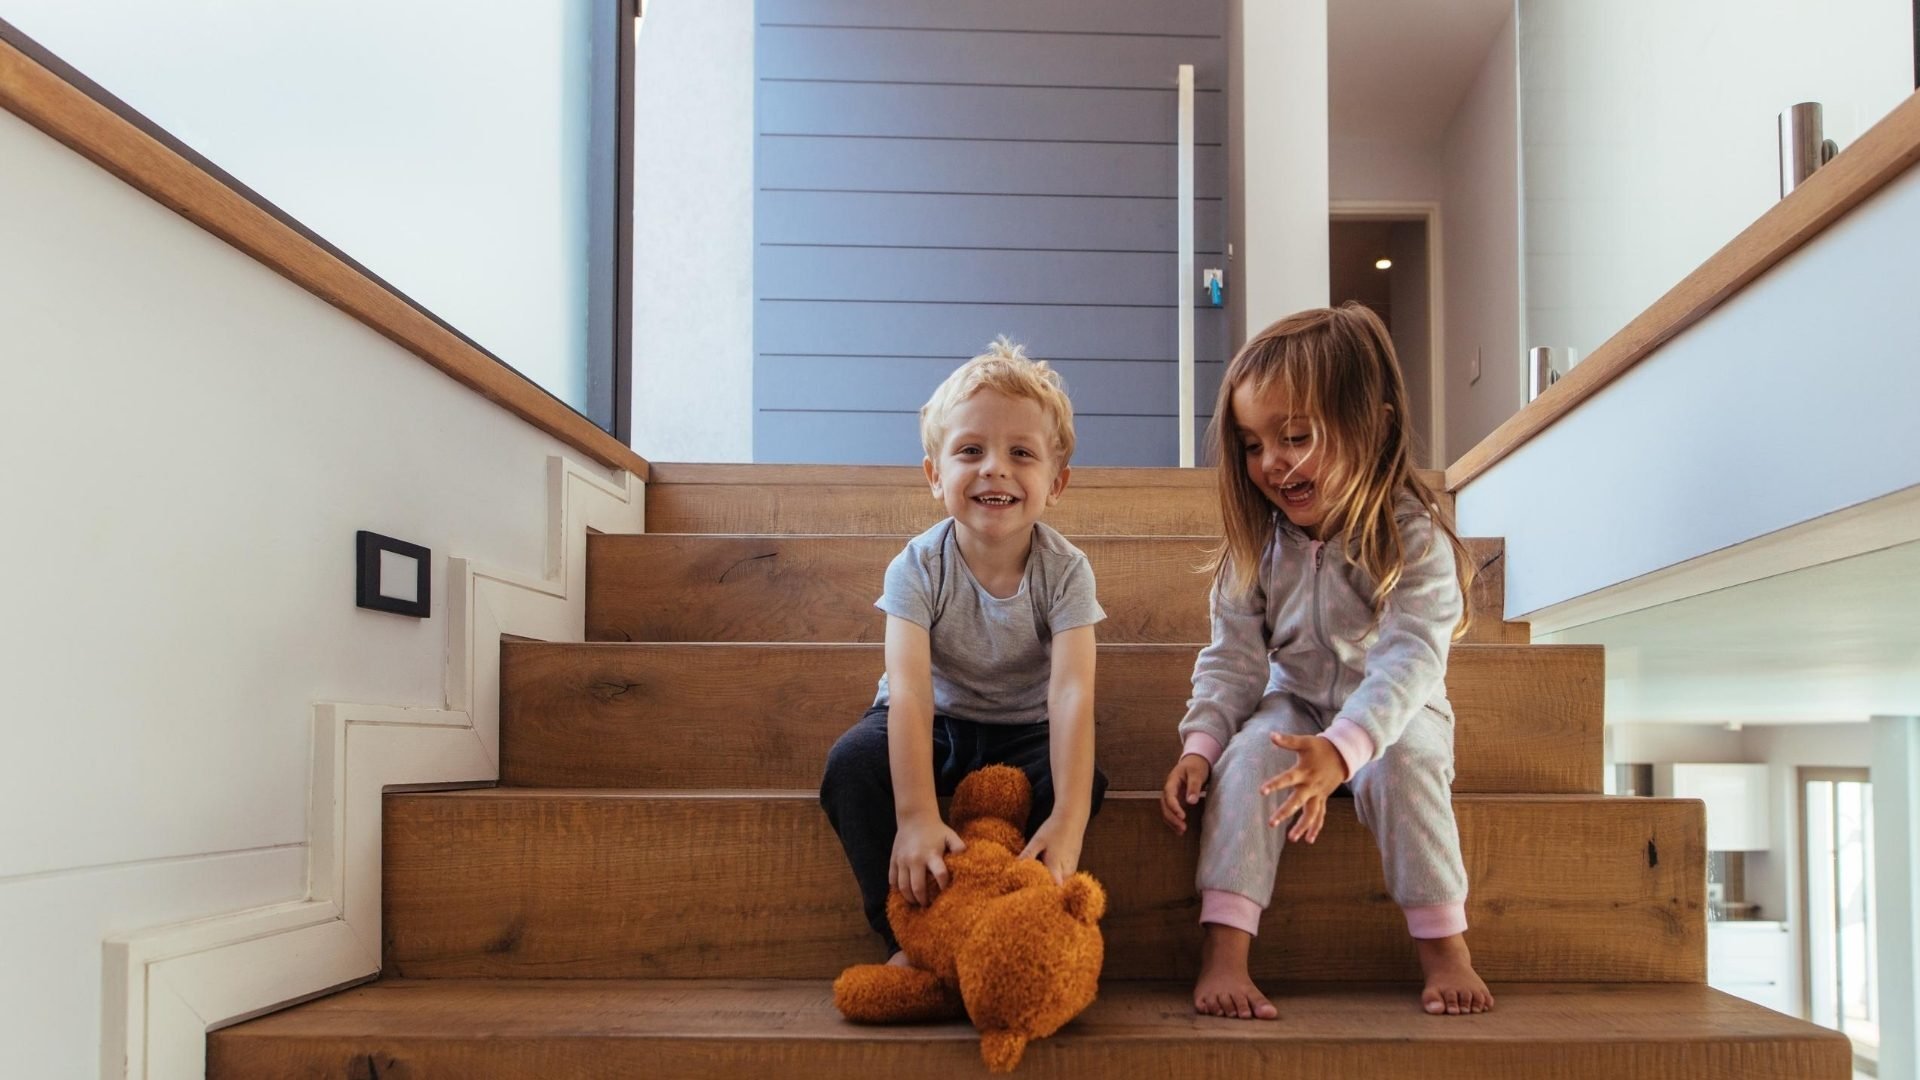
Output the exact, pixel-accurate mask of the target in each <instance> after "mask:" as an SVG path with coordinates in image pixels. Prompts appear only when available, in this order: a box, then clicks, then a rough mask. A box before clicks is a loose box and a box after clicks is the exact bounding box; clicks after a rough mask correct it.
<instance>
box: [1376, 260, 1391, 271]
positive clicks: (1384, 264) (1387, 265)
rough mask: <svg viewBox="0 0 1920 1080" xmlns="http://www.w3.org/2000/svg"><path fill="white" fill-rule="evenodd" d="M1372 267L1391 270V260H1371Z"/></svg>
mask: <svg viewBox="0 0 1920 1080" xmlns="http://www.w3.org/2000/svg"><path fill="white" fill-rule="evenodd" d="M1373 268H1374V269H1375V270H1391V269H1393V260H1392V259H1375V260H1373Z"/></svg>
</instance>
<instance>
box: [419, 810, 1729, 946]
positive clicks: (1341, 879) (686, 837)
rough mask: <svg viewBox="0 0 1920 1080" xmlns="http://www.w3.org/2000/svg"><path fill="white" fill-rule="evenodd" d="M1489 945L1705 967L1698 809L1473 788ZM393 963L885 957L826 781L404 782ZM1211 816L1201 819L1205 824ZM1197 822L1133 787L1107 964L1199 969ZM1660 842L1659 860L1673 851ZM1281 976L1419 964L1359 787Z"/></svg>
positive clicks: (1280, 923) (1301, 866) (1477, 906)
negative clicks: (645, 791) (736, 792)
mask: <svg viewBox="0 0 1920 1080" xmlns="http://www.w3.org/2000/svg"><path fill="white" fill-rule="evenodd" d="M1456 806H1457V815H1458V820H1459V826H1460V833H1461V838H1462V847H1463V850H1464V852H1465V854H1466V859H1467V867H1468V874H1469V878H1470V880H1471V881H1472V883H1473V885H1472V896H1471V898H1470V901H1469V909H1468V917H1469V920H1470V922H1471V923H1472V926H1473V929H1472V930H1471V931H1470V933H1469V936H1468V940H1469V942H1470V943H1471V945H1472V947H1473V950H1474V957H1475V960H1476V963H1477V966H1478V968H1479V970H1480V972H1481V974H1482V975H1483V976H1485V977H1486V978H1488V979H1498V980H1546V981H1596V980H1597V981H1623V982H1632V981H1651V982H1662V981H1681V982H1686V981H1700V980H1703V979H1704V978H1705V940H1706V923H1705V898H1704V893H1705V888H1706V871H1705V858H1706V853H1705V850H1704V847H1703V844H1704V829H1705V825H1704V813H1703V809H1702V807H1701V805H1700V804H1699V803H1697V802H1687V801H1673V800H1650V799H1622V800H1603V799H1561V800H1553V799H1526V798H1514V797H1504V798H1503V797H1472V796H1469V797H1463V798H1461V799H1459V800H1456ZM386 815H387V816H386V828H385V898H386V912H387V914H386V920H387V921H386V935H387V954H386V966H387V971H388V973H389V974H397V975H405V976H421V977H458V976H476V977H494V976H499V977H506V976H521V977H538V978H830V977H832V976H833V975H835V974H837V973H838V972H839V971H840V970H841V969H842V968H843V967H845V966H846V965H848V964H850V963H855V962H860V961H863V960H869V959H873V958H874V953H875V952H876V951H877V941H876V939H875V938H874V937H873V936H872V935H871V932H870V931H869V930H868V929H867V927H866V925H865V923H864V921H863V920H862V919H861V917H860V915H859V904H858V899H857V893H856V891H855V889H854V886H853V880H852V876H851V874H850V873H849V871H848V870H847V867H846V864H845V861H844V858H843V856H842V854H841V850H840V847H839V843H838V840H837V838H835V837H834V835H833V833H832V831H831V830H830V829H829V828H828V826H827V823H826V818H825V815H824V814H823V813H822V812H821V810H820V808H819V806H818V805H817V803H816V801H815V800H814V799H812V798H811V797H804V796H769V797H751V796H741V797H727V796H704V797H702V796H638V795H627V796H607V795H595V794H592V793H582V794H579V795H574V794H546V795H534V794H521V793H516V792H513V791H511V790H510V789H502V790H499V791H490V792H475V793H441V794H431V795H392V796H389V797H388V799H387V801H386ZM1197 824H1198V822H1197V820H1196V822H1195V825H1196V826H1197ZM1196 841H1197V828H1196V829H1195V830H1194V831H1191V832H1190V833H1189V835H1188V836H1187V837H1185V838H1179V837H1175V836H1174V835H1172V833H1171V832H1169V831H1168V829H1167V828H1166V826H1165V825H1164V824H1163V823H1162V822H1161V821H1160V818H1159V809H1158V803H1157V800H1156V799H1152V798H1146V797H1138V796H1134V797H1117V798H1110V799H1109V800H1108V802H1107V805H1106V808H1105V809H1104V810H1103V811H1102V813H1101V814H1100V816H1099V817H1098V818H1096V819H1095V821H1094V823H1093V825H1092V827H1091V828H1090V829H1089V831H1088V837H1087V847H1086V852H1085V856H1084V859H1083V866H1084V868H1085V869H1087V870H1089V871H1091V872H1092V873H1093V874H1095V875H1096V876H1097V877H1099V878H1100V879H1101V880H1102V882H1103V883H1104V884H1105V885H1106V887H1107V890H1108V893H1109V895H1110V897H1111V907H1110V909H1109V914H1108V916H1107V918H1106V919H1105V921H1104V922H1103V927H1104V930H1105V932H1106V935H1107V962H1106V969H1105V974H1106V976H1107V977H1108V978H1116V979H1140V978H1158V979H1166V978H1186V977H1190V976H1191V974H1192V973H1193V972H1194V971H1195V970H1196V964H1197V960H1198V952H1197V949H1198V944H1199V931H1198V928H1197V926H1196V925H1195V918H1196V915H1197V900H1196V898H1195V896H1194V891H1193V889H1194V886H1193V873H1194V860H1195V853H1196V848H1197V842H1196ZM1650 856H1651V857H1650ZM1279 878H1280V880H1279V886H1278V889H1277V895H1276V898H1275V903H1274V906H1273V908H1272V909H1271V910H1270V912H1269V916H1268V919H1267V921H1266V924H1265V927H1264V930H1263V933H1262V936H1261V940H1260V943H1259V947H1258V948H1257V949H1256V950H1255V971H1256V973H1257V974H1259V975H1261V976H1262V977H1275V976H1282V975H1284V976H1286V977H1291V978H1300V977H1303V976H1304V977H1312V978H1317V979H1349V980H1380V979H1391V980H1401V979H1411V978H1414V977H1416V976H1417V975H1418V968H1417V966H1416V964H1415V962H1414V956H1413V950H1412V947H1411V945H1410V944H1409V941H1408V938H1407V934H1406V928H1405V923H1404V921H1403V919H1402V917H1401V915H1400V912H1399V909H1398V908H1397V907H1396V906H1395V905H1394V904H1393V903H1392V902H1391V900H1390V899H1388V897H1387V896H1386V895H1385V892H1384V887H1383V885H1382V882H1381V872H1380V857H1379V854H1378V852H1377V849H1376V848H1375V846H1374V844H1373V841H1372V838H1371V837H1370V836H1369V835H1368V834H1367V832H1366V830H1365V829H1364V828H1362V827H1361V826H1360V825H1359V824H1358V822H1357V821H1356V819H1355V818H1354V814H1353V810H1352V806H1351V804H1350V803H1348V802H1346V801H1345V800H1342V801H1341V802H1339V803H1337V804H1336V805H1335V806H1334V807H1333V812H1332V813H1331V814H1330V815H1329V819H1328V825H1327V828H1326V830H1325V832H1324V833H1323V834H1322V835H1321V837H1320V840H1319V842H1318V843H1317V844H1315V845H1312V846H1307V845H1294V846H1292V847H1290V848H1289V850H1288V851H1287V853H1286V855H1285V856H1284V857H1283V858H1282V862H1281V868H1280V875H1279Z"/></svg>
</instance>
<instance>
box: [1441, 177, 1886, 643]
mask: <svg viewBox="0 0 1920 1080" xmlns="http://www.w3.org/2000/svg"><path fill="white" fill-rule="evenodd" d="M1915 235H1920V169H1909V170H1908V171H1907V172H1906V173H1905V174H1904V175H1902V176H1901V177H1900V178H1899V179H1897V180H1895V181H1894V182H1893V183H1891V184H1890V185H1888V186H1887V187H1885V188H1883V189H1882V190H1881V191H1880V192H1878V193H1877V194H1875V195H1873V196H1872V197H1870V198H1869V199H1868V200H1867V201H1865V202H1864V203H1862V204H1861V205H1860V206H1858V207H1856V208H1855V209H1854V210H1853V211H1851V212H1850V213H1848V214H1847V215H1846V216H1845V217H1843V218H1841V219H1840V220H1839V221H1838V222H1836V223H1835V224H1834V225H1832V226H1831V227H1829V228H1828V229H1827V231H1825V232H1824V233H1822V234H1820V235H1819V236H1817V237H1815V238H1814V239H1813V240H1812V241H1810V242H1809V243H1808V244H1806V245H1805V246H1803V247H1802V248H1800V249H1799V250H1798V251H1796V252H1794V253H1793V254H1792V255H1790V256H1788V257H1787V258H1786V259H1784V260H1782V261H1781V262H1780V263H1779V264H1778V265H1776V266H1774V267H1773V268H1772V269H1771V270H1769V271H1768V272H1767V273H1765V274H1763V275H1762V276H1761V277H1760V278H1759V279H1757V280H1756V281H1754V282H1753V283H1752V284H1751V285H1749V286H1748V287H1747V288H1746V289H1745V290H1743V291H1741V292H1740V293H1738V294H1736V295H1735V296H1734V297H1732V298H1731V299H1730V300H1728V301H1727V302H1726V303H1724V304H1722V305H1721V306H1720V307H1718V308H1715V309H1714V310H1713V311H1712V312H1710V313H1708V315H1707V316H1706V317H1705V318H1703V319H1702V320H1701V321H1700V322H1698V323H1696V324H1694V325H1693V326H1692V327H1690V328H1688V329H1687V330H1685V331H1683V332H1682V333H1680V334H1679V335H1677V336H1676V337H1674V338H1673V340H1671V341H1669V342H1667V343H1666V344H1665V345H1663V346H1662V347H1661V348H1660V349H1659V351H1657V352H1656V353H1654V355H1653V356H1651V357H1649V358H1648V359H1646V360H1644V361H1642V362H1641V363H1640V364H1638V365H1636V366H1635V367H1634V368H1633V369H1632V370H1630V371H1628V372H1627V373H1626V374H1624V375H1622V376H1621V377H1620V378H1619V379H1618V380H1616V381H1615V382H1614V383H1613V384H1611V385H1610V386H1608V387H1607V388H1606V389H1605V390H1604V391H1602V392H1601V393H1600V394H1598V395H1596V396H1594V397H1593V398H1591V399H1589V400H1588V401H1586V402H1585V403H1584V404H1582V405H1581V406H1580V408H1578V409H1576V410H1574V411H1573V412H1572V413H1570V414H1568V415H1567V416H1566V417H1564V418H1563V419H1561V420H1560V422H1558V423H1557V424H1555V425H1554V426H1552V427H1550V428H1548V429H1547V430H1546V431H1545V432H1543V433H1541V434H1540V435H1539V436H1537V437H1535V438H1534V439H1532V440H1531V441H1529V442H1528V443H1526V444H1525V445H1524V446H1522V447H1521V448H1520V449H1519V450H1517V451H1516V452H1514V453H1513V454H1512V455H1510V456H1509V457H1507V458H1505V459H1503V460H1502V461H1500V462H1499V463H1498V464H1496V465H1494V466H1493V467H1492V468H1491V469H1489V470H1487V471H1486V472H1485V473H1483V474H1481V475H1480V476H1479V477H1478V478H1477V479H1475V480H1474V481H1472V482H1471V483H1469V484H1468V485H1467V486H1466V487H1465V488H1463V489H1461V490H1460V492H1459V493H1458V495H1457V504H1456V505H1457V506H1458V509H1459V514H1460V522H1461V527H1462V529H1464V530H1465V531H1466V532H1469V533H1471V534H1472V535H1475V536H1501V537H1505V538H1506V550H1507V580H1506V589H1507V617H1508V618H1510V619H1524V618H1526V617H1527V616H1528V613H1529V612H1533V611H1537V610H1539V609H1542V608H1545V607H1547V606H1549V605H1553V604H1558V603H1561V602H1563V601H1566V600H1569V599H1571V598H1574V597H1579V596H1583V595H1585V594H1588V593H1592V592H1595V591H1597V590H1600V589H1604V588H1607V587H1609V586H1612V585H1615V584H1618V583H1621V582H1625V581H1628V580H1630V579H1633V578H1636V577H1639V576H1641V575H1644V574H1648V573H1651V572H1653V571H1655V570H1659V569H1661V568H1663V567H1667V566H1671V565H1674V564H1676V563H1680V562H1683V561H1685V560H1688V559H1691V558H1694V557H1696V556H1700V555H1703V554H1706V553H1709V552H1717V551H1720V550H1722V549H1726V548H1730V547H1732V546H1733V545H1737V544H1740V543H1742V542H1743V541H1746V540H1749V539H1752V538H1754V537H1758V536H1761V535H1764V534H1767V533H1770V532H1773V531H1775V530H1779V529H1783V528H1786V527H1788V526H1791V525H1794V524H1796V523H1799V522H1803V521H1807V520H1809V519H1812V518H1815V517H1819V516H1821V515H1824V514H1828V513H1831V512H1833V511H1836V510H1839V509H1842V508H1845V507H1850V506H1855V505H1857V504H1861V503H1866V502H1868V501H1869V500H1872V499H1876V498H1879V497H1881V496H1885V495H1889V494H1892V493H1894V492H1898V491H1901V490H1903V489H1906V488H1909V487H1911V486H1912V485H1915V484H1920V455H1916V454H1915V453H1914V452H1913V440H1912V437H1911V435H1910V432H1911V431H1912V430H1913V417H1912V412H1913V403H1914V402H1915V401H1920V308H1916V306H1915V305H1914V303H1913V298H1914V297H1915V296H1920V263H1916V262H1915V260H1914V258H1913V252H1912V243H1911V238H1912V237H1913V236H1915ZM1449 247H1451V244H1449ZM1455 385H1456V386H1457V382H1456V384H1455ZM1449 389H1450V390H1451V389H1452V388H1451V387H1450V388H1449ZM1452 400H1453V396H1452V394H1451V393H1450V394H1449V403H1451V402H1452Z"/></svg>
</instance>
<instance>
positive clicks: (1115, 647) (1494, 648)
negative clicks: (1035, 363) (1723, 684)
mask: <svg viewBox="0 0 1920 1080" xmlns="http://www.w3.org/2000/svg"><path fill="white" fill-rule="evenodd" d="M1504 625H1506V626H1510V627H1513V626H1518V627H1525V626H1526V625H1527V624H1526V623H1511V622H1510V623H1506V624H1504ZM1208 644H1209V643H1208V642H1205V641H1102V642H1100V643H1099V644H1098V645H1097V646H1096V648H1097V649H1098V650H1099V651H1100V652H1101V653H1108V654H1120V655H1123V654H1127V653H1148V652H1156V651H1158V652H1167V653H1194V652H1198V651H1199V650H1201V649H1204V648H1206V647H1207V645H1208ZM500 647H501V649H502V650H508V649H528V650H534V649H753V650H765V649H780V650H795V651H799V650H821V649H861V650H865V651H868V652H879V651H881V650H882V649H884V648H885V647H886V646H885V645H884V644H882V643H880V642H877V641H536V640H533V639H531V638H520V639H518V640H514V641H507V640H504V639H503V640H502V642H501V646H500ZM1523 649H1524V650H1528V652H1527V655H1529V656H1540V655H1543V654H1553V655H1556V656H1580V655H1583V654H1584V655H1591V654H1604V653H1605V652H1606V646H1605V645H1592V644H1574V643H1556V642H1532V643H1529V642H1518V641H1456V642H1454V643H1453V647H1452V648H1451V649H1449V650H1448V655H1449V656H1452V657H1458V656H1460V655H1461V654H1463V653H1465V654H1469V655H1479V656H1489V657H1490V656H1493V655H1495V654H1496V653H1499V652H1503V651H1509V650H1511V651H1519V650H1523Z"/></svg>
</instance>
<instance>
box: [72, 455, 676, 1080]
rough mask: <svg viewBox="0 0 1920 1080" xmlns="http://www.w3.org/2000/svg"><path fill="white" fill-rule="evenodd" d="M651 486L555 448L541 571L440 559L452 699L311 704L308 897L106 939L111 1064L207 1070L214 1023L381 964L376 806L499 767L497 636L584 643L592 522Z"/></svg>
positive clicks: (636, 523)
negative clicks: (600, 470) (387, 797)
mask: <svg viewBox="0 0 1920 1080" xmlns="http://www.w3.org/2000/svg"><path fill="white" fill-rule="evenodd" d="M645 507H646V500H645V485H644V483H642V482H641V481H640V480H639V479H637V478H636V477H634V476H633V475H632V474H630V473H618V474H616V475H615V478H614V480H613V481H611V482H610V481H608V480H607V479H605V478H603V477H602V476H600V475H597V474H596V473H595V472H593V471H591V470H589V469H587V468H585V467H583V466H581V465H579V464H577V463H575V462H573V461H570V460H568V459H566V458H564V457H561V456H558V455H555V456H552V457H549V458H548V459H547V511H548V513H547V519H548V531H547V564H546V566H545V567H544V568H543V573H542V575H541V576H539V577H531V576H525V575H522V574H517V573H514V572H512V571H507V570H499V569H495V568H492V567H485V566H481V565H479V564H476V563H474V562H472V561H470V560H468V559H463V558H448V559H447V560H446V575H447V577H446V581H447V611H446V617H447V661H446V704H445V707H444V708H440V707H418V706H395V705H365V704H353V703H345V702H321V703H319V704H316V705H315V706H314V715H313V771H312V788H311V791H310V795H309V799H310V801H309V806H310V810H309V813H308V817H307V881H308V884H307V898H306V899H304V900H294V901H290V902H287V903H282V904H274V905H270V906H267V907H259V908H253V909H250V910H247V911H239V912H234V913H231V914H227V915H219V916H215V917H213V918H208V919H199V920H195V921H193V922H187V923H179V924H176V925H172V926H164V927H158V928H154V929H149V930H142V931H139V932H136V933H133V934H126V935H121V936H117V937H113V938H109V939H108V940H107V942H106V949H105V952H106V956H105V978H106V985H105V988H104V993H103V1005H102V1025H101V1036H102V1037H101V1075H102V1076H103V1077H106V1078H109V1080H122V1078H124V1080H202V1078H203V1077H205V1075H206V1036H207V1032H209V1031H212V1030H214V1029H216V1028H219V1027H224V1026H226V1025H228V1024H233V1023H238V1022H239V1021H242V1020H246V1019H250V1018H252V1017H255V1016H259V1015H261V1014H263V1013H267V1012H271V1011H273V1010H275V1009H278V1008H282V1007H284V1006H286V1005H290V1004H295V1003H297V1002H300V1001H303V1000H306V999H308V998H313V997H318V996H320V995H322V994H325V993H327V992H329V991H332V990H336V989H338V988H340V987H343V986H347V985H351V984H353V983H356V982H363V981H365V980H367V979H371V978H373V977H375V976H376V975H378V974H379V972H380V940H381V937H380V810H381V795H382V793H383V792H385V791H386V790H387V789H388V788H393V787H406V786H417V785H435V784H473V783H489V782H492V781H494V780H497V779H498V778H499V776H500V638H501V635H503V634H512V635H516V636H520V637H529V638H538V639H541V640H545V641H579V640H581V638H582V637H583V635H584V632H585V626H586V569H587V568H586V563H587V559H586V550H587V533H588V532H589V531H594V532H605V533H632V532H642V531H644V528H645Z"/></svg>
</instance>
